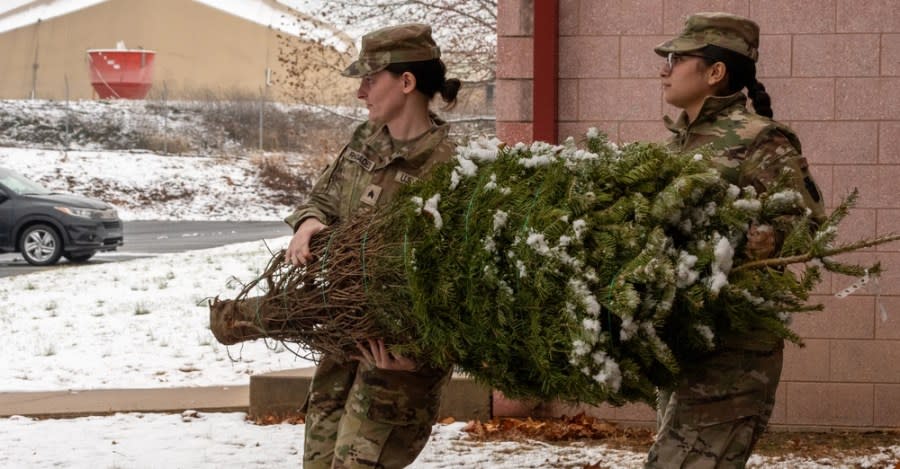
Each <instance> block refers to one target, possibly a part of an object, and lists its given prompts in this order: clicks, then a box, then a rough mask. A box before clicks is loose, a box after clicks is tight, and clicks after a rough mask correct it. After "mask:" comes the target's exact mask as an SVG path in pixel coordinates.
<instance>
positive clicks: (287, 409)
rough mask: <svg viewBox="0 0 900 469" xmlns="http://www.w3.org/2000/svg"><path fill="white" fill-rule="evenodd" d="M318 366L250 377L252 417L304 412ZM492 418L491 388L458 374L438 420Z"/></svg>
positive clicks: (444, 399) (442, 401) (450, 387)
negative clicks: (310, 385) (448, 418)
mask: <svg viewBox="0 0 900 469" xmlns="http://www.w3.org/2000/svg"><path fill="white" fill-rule="evenodd" d="M315 370H316V369H315V368H314V367H313V368H299V369H294V370H284V371H275V372H272V373H264V374H259V375H253V376H251V377H250V409H249V411H248V414H249V415H250V417H251V418H261V417H268V416H273V417H276V418H284V417H290V416H295V415H298V414H300V413H301V412H300V409H301V408H302V407H303V404H304V403H305V402H306V394H307V391H308V390H309V383H310V381H312V376H313V373H315ZM447 417H453V418H454V419H456V420H473V419H480V420H488V419H490V418H491V390H490V389H489V388H487V387H485V386H484V385H482V384H479V383H476V382H475V380H473V379H471V378H469V377H468V376H465V375H462V374H457V373H454V374H453V377H452V378H451V380H450V383H449V384H448V385H447V387H446V389H444V394H443V396H442V397H441V408H440V411H439V413H438V419H439V420H440V419H444V418H447Z"/></svg>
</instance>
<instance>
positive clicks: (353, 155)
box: [346, 150, 375, 172]
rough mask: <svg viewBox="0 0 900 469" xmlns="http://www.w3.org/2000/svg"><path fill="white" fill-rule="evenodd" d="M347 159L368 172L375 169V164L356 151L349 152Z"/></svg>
mask: <svg viewBox="0 0 900 469" xmlns="http://www.w3.org/2000/svg"><path fill="white" fill-rule="evenodd" d="M346 158H347V159H348V160H350V161H352V162H354V163H356V164H358V165H360V166H362V168H363V169H365V170H366V171H368V172H372V170H373V169H374V168H375V162H374V161H372V160H370V159H368V158H366V156H365V155H363V154H362V153H360V152H358V151H356V150H348V151H347V156H346Z"/></svg>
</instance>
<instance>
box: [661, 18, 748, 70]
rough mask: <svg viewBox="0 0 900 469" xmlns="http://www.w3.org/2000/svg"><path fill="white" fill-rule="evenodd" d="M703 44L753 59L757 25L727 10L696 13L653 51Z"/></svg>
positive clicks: (664, 52)
mask: <svg viewBox="0 0 900 469" xmlns="http://www.w3.org/2000/svg"><path fill="white" fill-rule="evenodd" d="M706 46H718V47H722V48H725V49H729V50H732V51H734V52H737V53H738V54H741V55H744V56H746V57H749V58H750V59H751V60H753V61H754V62H756V59H757V58H758V57H759V51H758V49H759V25H757V24H756V23H754V22H753V21H751V20H749V19H747V18H744V17H743V16H737V15H732V14H729V13H697V14H694V15H691V16H690V17H688V19H687V21H685V23H684V30H682V31H681V33H680V34H679V35H678V37H676V38H675V39H670V40H668V41H666V42H664V43H662V44H660V45H658V46H656V48H654V49H653V50H654V51H655V52H656V53H657V54H659V55H662V56H666V55H668V54H669V53H670V52H674V53H679V52H691V51H696V50H699V49H702V48H704V47H706Z"/></svg>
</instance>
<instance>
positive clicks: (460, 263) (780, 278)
mask: <svg viewBox="0 0 900 469" xmlns="http://www.w3.org/2000/svg"><path fill="white" fill-rule="evenodd" d="M790 177H791V175H790V174H789V173H787V172H786V173H784V174H782V176H781V178H780V179H779V180H778V181H776V183H775V185H774V187H772V188H770V190H768V191H767V192H766V193H763V194H758V193H757V191H756V190H754V188H753V187H736V186H734V185H731V184H729V183H728V182H727V181H725V180H724V179H722V178H721V177H720V174H719V173H718V171H716V169H715V167H714V165H713V164H712V160H711V157H710V155H707V154H704V153H703V152H702V151H701V152H699V153H691V154H674V153H672V152H671V151H669V150H668V149H666V148H665V147H663V146H661V145H656V144H650V143H633V144H629V145H625V146H623V147H621V148H619V147H617V146H616V145H615V144H612V143H610V142H609V141H608V140H607V138H606V136H605V135H602V134H600V133H599V132H596V131H595V130H593V129H592V130H591V131H589V132H588V134H587V137H586V139H585V141H584V144H583V145H582V147H581V148H579V147H578V146H577V145H576V144H575V142H574V140H573V139H571V138H570V139H569V140H567V141H566V143H565V144H564V145H558V146H557V145H550V144H547V143H543V142H535V143H534V144H532V145H530V146H529V145H524V144H521V143H520V144H518V145H515V146H511V147H509V146H503V145H502V144H500V142H498V141H489V142H486V141H478V142H472V143H470V144H469V145H468V146H467V147H461V148H460V149H459V153H458V155H457V156H456V158H455V160H453V161H452V162H451V163H448V164H446V165H443V166H441V167H439V168H437V169H436V171H435V172H434V174H433V175H432V176H431V177H430V178H428V179H425V180H423V181H421V182H419V183H416V184H414V185H412V186H411V187H409V188H408V189H407V190H406V191H405V192H403V193H402V194H401V195H400V196H399V197H398V198H397V200H396V202H395V203H394V204H393V205H392V206H391V207H390V209H389V210H386V211H384V212H381V213H380V214H377V215H375V216H366V217H360V218H358V219H355V220H351V221H348V222H347V223H345V224H343V225H341V226H338V227H334V228H332V229H330V230H329V231H326V232H323V233H320V234H319V235H318V236H317V238H316V239H315V240H314V245H313V249H314V250H316V252H319V253H320V254H319V256H318V258H317V260H316V261H315V262H313V263H311V264H310V265H308V266H306V267H303V268H295V267H291V266H288V265H285V264H284V263H283V262H282V259H283V257H282V256H283V254H281V253H278V254H276V256H275V257H274V258H273V260H272V262H271V263H270V265H269V268H268V269H267V270H266V272H265V273H264V274H263V275H262V276H261V277H260V279H257V281H254V282H252V283H251V284H249V285H247V287H246V288H245V289H244V291H243V292H242V293H241V294H240V295H239V296H238V298H237V299H236V300H234V301H221V302H219V301H217V302H214V304H213V305H212V306H211V321H212V322H213V324H214V327H213V330H214V332H216V335H217V338H219V339H220V340H221V341H223V342H224V343H234V342H237V341H240V340H247V339H252V338H257V337H270V338H274V339H278V340H283V341H288V342H296V343H299V344H301V345H302V346H304V347H308V348H309V349H311V350H313V351H316V352H328V353H334V354H344V355H351V354H353V353H355V350H356V349H355V344H356V342H357V341H362V340H363V339H365V338H369V337H382V338H385V339H386V340H387V341H388V342H389V343H390V344H393V347H392V350H393V351H395V352H396V353H402V354H406V355H409V356H414V357H416V358H417V360H419V361H420V362H421V363H430V364H434V365H438V366H450V365H454V366H457V367H458V368H459V369H461V370H463V371H465V372H467V373H469V374H470V375H472V376H473V377H475V378H476V379H479V380H481V381H483V382H485V383H486V384H488V385H489V386H492V387H494V388H496V389H499V390H501V391H503V392H504V393H505V394H506V395H508V396H510V397H527V398H539V399H563V400H571V401H581V402H587V403H599V402H611V403H614V404H618V403H622V402H625V401H646V402H651V401H652V400H653V399H654V397H655V388H656V387H660V386H668V385H671V384H672V383H673V382H674V381H675V380H676V379H677V377H678V375H679V373H680V371H681V369H682V366H683V364H686V363H690V362H691V361H693V360H694V359H696V358H697V357H699V356H702V355H704V354H707V353H709V352H711V351H713V350H715V348H716V347H717V346H718V345H719V344H720V343H721V341H722V340H723V338H726V337H730V336H741V337H745V338H746V337H750V338H753V337H758V338H759V340H760V341H771V340H773V338H774V339H776V340H781V339H787V340H790V341H793V342H799V341H800V340H799V338H798V337H797V336H796V335H795V334H794V333H793V332H792V331H791V330H790V328H789V323H790V316H791V314H792V313H795V312H801V311H811V310H817V309H821V306H820V305H809V304H807V300H808V295H809V292H810V291H811V290H812V289H813V287H814V286H815V285H816V283H817V282H818V281H819V279H820V277H821V271H822V269H827V270H829V271H834V272H840V273H844V274H849V275H856V276H863V275H869V276H871V275H877V274H878V273H879V266H878V265H875V266H870V267H868V268H865V267H862V266H856V265H846V264H842V263H839V262H837V261H835V260H834V259H832V258H831V256H833V255H835V254H838V253H842V252H848V251H852V250H855V249H860V248H862V247H865V246H870V245H874V244H878V243H882V242H887V241H889V240H893V239H897V237H882V238H879V239H874V240H867V241H863V242H860V243H856V244H854V245H849V246H834V245H833V244H834V242H835V239H836V236H837V225H838V223H839V222H840V221H841V219H843V218H844V217H845V216H846V214H847V211H848V209H849V207H850V205H851V204H852V202H853V200H854V198H855V196H851V197H849V198H848V199H847V200H846V201H845V202H844V203H843V204H842V205H841V206H840V207H839V208H837V209H836V210H835V211H834V212H833V213H832V214H831V216H830V217H828V219H827V220H825V221H824V222H823V223H819V224H817V223H814V222H813V221H812V220H811V219H810V213H809V210H808V209H807V208H806V207H805V206H804V205H803V199H802V197H801V196H800V194H799V193H797V192H796V191H794V190H792V189H790V188H789V186H788V184H787V183H788V181H789V179H790ZM751 223H755V224H757V225H765V226H771V227H773V228H774V229H776V230H778V231H779V232H782V233H787V235H786V236H785V239H784V241H783V243H782V246H781V247H780V252H779V253H777V255H776V256H774V257H773V258H771V259H766V260H752V259H749V258H747V257H746V255H745V254H744V246H745V244H746V236H747V230H748V227H749V226H750V224H751ZM791 264H795V266H793V267H792V268H787V267H788V266H789V265H791ZM260 293H262V294H260ZM254 294H257V295H259V296H253V295H254ZM216 326H217V327H216Z"/></svg>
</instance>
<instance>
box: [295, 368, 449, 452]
mask: <svg viewBox="0 0 900 469" xmlns="http://www.w3.org/2000/svg"><path fill="white" fill-rule="evenodd" d="M449 379H450V371H449V370H439V369H425V370H422V371H416V372H406V371H387V370H379V369H375V368H371V367H369V366H367V365H365V364H359V362H356V361H351V362H344V363H340V362H337V361H335V360H333V359H331V358H330V357H328V356H326V357H324V358H323V359H322V361H321V363H319V366H318V367H317V368H316V374H315V375H314V376H313V380H312V384H311V385H310V389H309V397H308V398H307V399H308V400H307V411H306V433H305V442H304V450H303V467H304V468H306V469H325V468H385V469H390V468H401V467H405V466H407V465H409V464H410V463H412V462H413V461H414V460H415V459H416V456H418V455H419V452H421V451H422V448H424V447H425V443H427V442H428V437H429V436H430V435H431V426H432V425H433V424H434V421H435V419H436V417H437V412H438V407H439V406H440V397H441V391H442V389H443V387H444V384H446V383H447V381H448V380H449Z"/></svg>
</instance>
